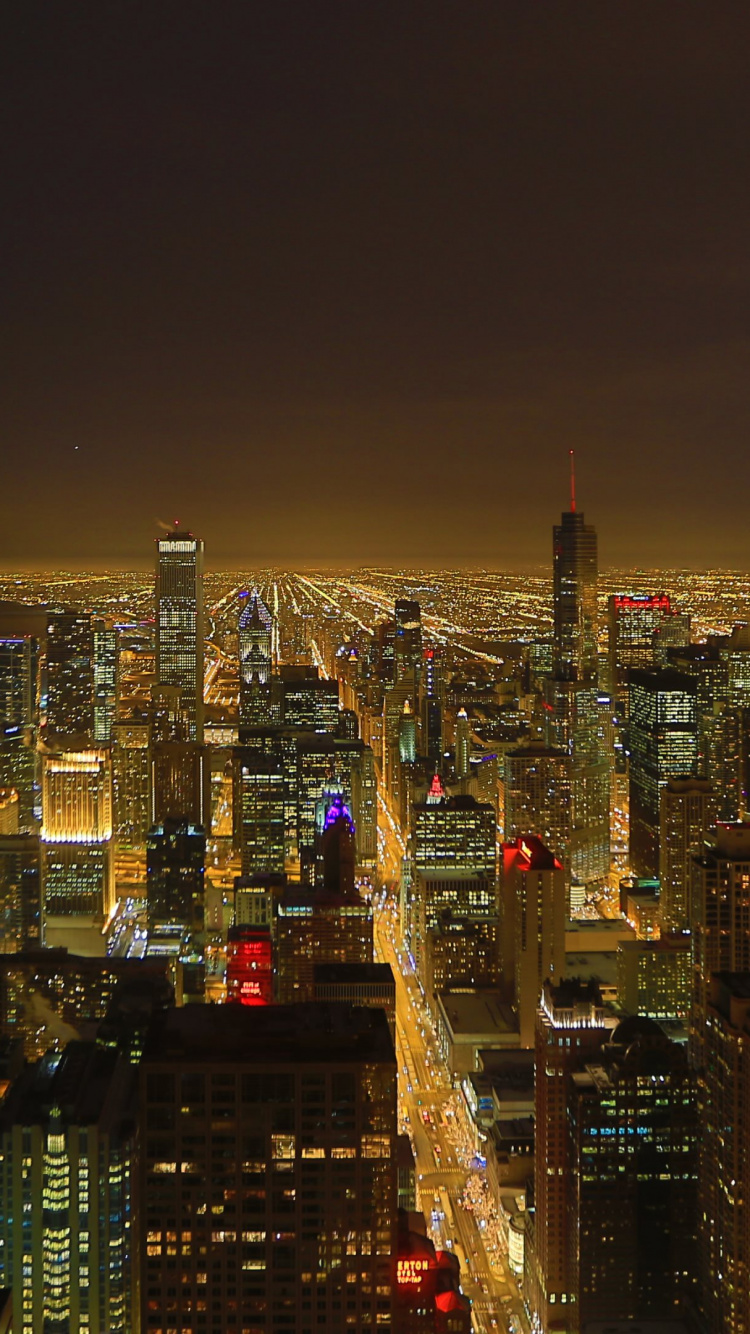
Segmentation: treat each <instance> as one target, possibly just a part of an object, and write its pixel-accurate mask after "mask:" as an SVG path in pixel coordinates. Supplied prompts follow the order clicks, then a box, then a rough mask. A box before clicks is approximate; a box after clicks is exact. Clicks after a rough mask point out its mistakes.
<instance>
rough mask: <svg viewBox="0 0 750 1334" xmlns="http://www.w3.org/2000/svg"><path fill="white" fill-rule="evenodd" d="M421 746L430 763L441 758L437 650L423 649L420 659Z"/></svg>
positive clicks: (439, 761)
mask: <svg viewBox="0 0 750 1334" xmlns="http://www.w3.org/2000/svg"><path fill="white" fill-rule="evenodd" d="M421 685H422V748H423V750H424V753H425V754H426V756H427V758H428V759H429V760H430V761H431V763H432V764H435V765H440V764H441V763H442V759H443V674H442V662H441V659H440V657H439V654H438V650H437V649H434V648H428V649H425V651H424V655H423V659H422V679H421Z"/></svg>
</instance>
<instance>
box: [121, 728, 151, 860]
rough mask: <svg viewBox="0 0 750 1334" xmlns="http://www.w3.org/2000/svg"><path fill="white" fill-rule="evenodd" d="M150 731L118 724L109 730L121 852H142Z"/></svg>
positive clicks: (146, 821)
mask: <svg viewBox="0 0 750 1334" xmlns="http://www.w3.org/2000/svg"><path fill="white" fill-rule="evenodd" d="M150 742H151V727H150V725H149V724H148V723H144V722H131V721H125V720H123V721H121V722H116V723H114V724H113V726H112V812H113V824H114V837H115V842H116V844H117V845H118V846H119V847H121V848H133V849H138V848H144V847H145V846H146V834H147V833H148V830H149V826H150V825H151V823H152V819H151V750H150Z"/></svg>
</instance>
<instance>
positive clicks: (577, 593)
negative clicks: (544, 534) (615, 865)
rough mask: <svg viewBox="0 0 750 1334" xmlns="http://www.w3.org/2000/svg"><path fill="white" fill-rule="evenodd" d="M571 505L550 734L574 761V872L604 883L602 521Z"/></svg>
mask: <svg viewBox="0 0 750 1334" xmlns="http://www.w3.org/2000/svg"><path fill="white" fill-rule="evenodd" d="M572 464H573V452H572V450H571V497H570V509H569V510H568V511H566V512H565V513H563V514H562V516H561V521H560V523H559V524H556V525H555V527H554V530H553V562H552V576H553V597H554V602H553V621H554V641H553V669H554V670H553V677H552V679H551V680H548V681H547V682H546V683H545V705H546V712H547V718H546V724H547V735H546V741H547V743H548V744H549V745H552V746H555V747H556V748H558V749H562V750H565V751H567V753H568V754H569V755H570V757H571V761H572V774H571V779H572V825H571V865H570V869H571V878H572V880H573V881H575V882H576V883H578V884H580V885H583V886H586V885H591V886H597V885H601V884H602V883H603V882H604V880H605V879H606V877H607V875H608V874H609V797H610V780H609V764H608V760H607V757H606V755H603V754H602V748H601V743H600V736H599V697H598V638H597V635H598V626H597V601H596V598H597V580H598V556H597V540H596V529H595V528H594V527H593V526H592V525H591V524H587V523H585V522H584V516H583V514H582V513H581V512H580V511H579V510H577V509H576V499H575V477H574V473H573V470H572Z"/></svg>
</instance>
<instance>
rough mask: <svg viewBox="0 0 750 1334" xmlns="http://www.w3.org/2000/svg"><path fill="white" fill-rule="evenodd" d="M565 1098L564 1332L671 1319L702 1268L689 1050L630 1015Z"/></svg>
mask: <svg viewBox="0 0 750 1334" xmlns="http://www.w3.org/2000/svg"><path fill="white" fill-rule="evenodd" d="M538 1076H539V1071H537V1077H538ZM563 1096H567V1100H568V1124H569V1133H568V1154H569V1157H568V1162H567V1163H566V1164H564V1167H563V1183H564V1186H565V1188H566V1189H567V1195H568V1198H567V1206H568V1208H567V1230H568V1245H569V1254H570V1256H571V1261H572V1262H571V1267H570V1279H569V1281H570V1285H571V1288H572V1291H571V1292H570V1293H569V1295H568V1302H569V1303H570V1302H571V1301H572V1311H571V1312H570V1313H568V1315H567V1318H565V1317H563V1320H562V1322H561V1323H560V1324H559V1326H557V1327H559V1328H562V1329H565V1330H576V1331H578V1330H581V1331H585V1330H587V1329H589V1328H591V1327H592V1326H593V1325H594V1323H595V1322H596V1321H603V1322H605V1323H606V1324H608V1325H609V1324H610V1322H612V1321H617V1320H623V1321H625V1320H630V1321H635V1320H648V1321H650V1320H654V1321H656V1320H669V1319H674V1318H675V1317H677V1316H679V1315H680V1314H682V1313H683V1311H684V1308H685V1306H686V1304H687V1303H688V1302H689V1301H690V1300H691V1299H692V1297H693V1296H694V1295H695V1270H696V1263H697V1253H696V1252H697V1248H696V1232H697V1209H696V1205H697V1198H696V1196H697V1168H698V1120H697V1109H696V1098H695V1087H694V1082H693V1078H692V1076H691V1072H690V1069H689V1066H688V1060H687V1053H686V1051H685V1048H684V1046H682V1045H680V1044H678V1043H676V1042H672V1041H670V1039H669V1038H668V1037H667V1036H666V1035H665V1034H664V1032H663V1031H662V1030H661V1029H660V1027H659V1025H658V1024H656V1023H655V1022H654V1020H652V1019H646V1018H641V1017H633V1018H629V1019H625V1020H623V1021H622V1023H620V1024H619V1025H618V1027H617V1028H616V1029H615V1030H614V1032H613V1033H612V1034H611V1039H610V1041H609V1042H607V1043H606V1044H605V1045H604V1046H603V1047H602V1048H601V1050H600V1052H598V1053H591V1054H589V1057H588V1060H586V1059H585V1058H584V1060H583V1061H582V1062H581V1063H580V1065H579V1068H578V1069H577V1070H576V1071H575V1072H574V1073H573V1074H572V1077H571V1078H570V1080H569V1082H568V1084H567V1088H564V1089H563ZM566 1178H567V1180H566ZM720 1272H721V1271H720V1269H719V1270H717V1271H716V1274H717V1276H718V1274H719V1273H720ZM557 1314H558V1319H559V1314H560V1313H559V1311H558V1313H557ZM551 1327H555V1325H554V1321H553V1324H552V1326H551Z"/></svg>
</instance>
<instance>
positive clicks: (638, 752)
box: [629, 668, 698, 877]
mask: <svg viewBox="0 0 750 1334" xmlns="http://www.w3.org/2000/svg"><path fill="white" fill-rule="evenodd" d="M696 701H697V683H696V680H695V677H692V676H687V675H685V674H684V673H682V672H677V671H674V670H672V669H671V668H665V669H664V670H662V671H658V670H654V671H648V670H645V669H642V668H635V669H633V670H632V671H631V673H630V727H629V738H630V865H631V868H632V870H633V872H634V873H635V875H638V876H645V877H648V876H655V875H658V874H659V855H660V852H659V848H660V830H661V823H660V820H661V817H660V803H661V792H662V789H663V788H664V787H666V785H667V780H668V779H669V778H686V777H689V776H690V775H693V774H695V772H696V764H697V754H698V737H697V714H696Z"/></svg>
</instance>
